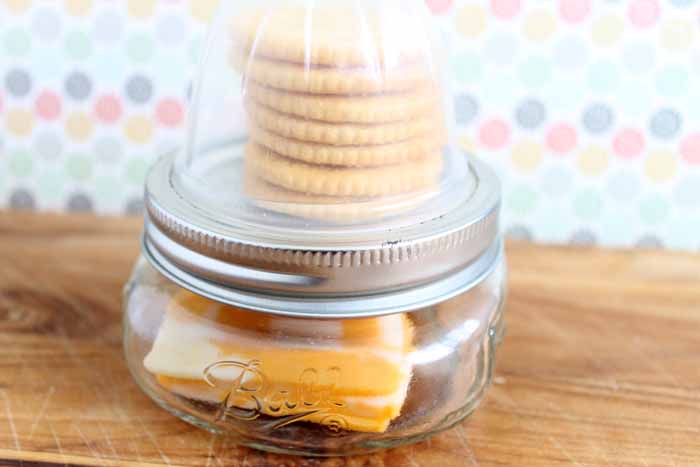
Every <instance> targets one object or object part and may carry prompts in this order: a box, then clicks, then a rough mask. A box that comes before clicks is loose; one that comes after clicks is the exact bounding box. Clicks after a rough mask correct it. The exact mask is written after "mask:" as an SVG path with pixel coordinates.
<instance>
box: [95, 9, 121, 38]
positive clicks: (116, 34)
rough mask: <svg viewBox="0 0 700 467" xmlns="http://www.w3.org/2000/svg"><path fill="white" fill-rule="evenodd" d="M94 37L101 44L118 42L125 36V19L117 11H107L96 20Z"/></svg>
mask: <svg viewBox="0 0 700 467" xmlns="http://www.w3.org/2000/svg"><path fill="white" fill-rule="evenodd" d="M94 26H95V30H94V33H93V37H95V39H97V40H98V41H100V42H117V41H118V40H119V39H120V38H121V37H122V35H123V34H124V17H123V16H122V14H121V13H119V12H118V11H116V10H105V11H103V12H102V13H100V14H99V15H98V16H97V18H95V23H94Z"/></svg>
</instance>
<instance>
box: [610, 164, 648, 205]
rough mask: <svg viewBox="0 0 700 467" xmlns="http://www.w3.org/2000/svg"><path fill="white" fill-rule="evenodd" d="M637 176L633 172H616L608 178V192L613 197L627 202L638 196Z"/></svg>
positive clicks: (639, 187)
mask: <svg viewBox="0 0 700 467" xmlns="http://www.w3.org/2000/svg"><path fill="white" fill-rule="evenodd" d="M640 185H641V184H640V182H639V177H638V176H637V175H636V174H635V173H633V172H625V171H622V172H618V173H616V174H614V175H613V176H611V177H610V178H609V179H608V193H610V195H611V196H612V198H613V199H615V200H617V201H622V202H629V201H632V200H634V199H635V198H636V197H637V196H639V190H640V189H641V186H640Z"/></svg>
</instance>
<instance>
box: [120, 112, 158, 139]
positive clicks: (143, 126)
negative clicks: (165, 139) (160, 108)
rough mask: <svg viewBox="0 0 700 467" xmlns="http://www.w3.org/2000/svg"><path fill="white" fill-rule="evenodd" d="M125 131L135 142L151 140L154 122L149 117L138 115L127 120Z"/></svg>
mask: <svg viewBox="0 0 700 467" xmlns="http://www.w3.org/2000/svg"><path fill="white" fill-rule="evenodd" d="M124 132H125V133H126V136H127V137H128V138H129V139H130V140H131V141H133V142H135V143H147V142H149V141H150V140H151V134H152V133H153V124H152V123H151V121H150V120H149V119H148V118H146V117H143V116H140V115H137V116H134V117H131V118H130V119H129V120H127V122H126V126H125V127H124Z"/></svg>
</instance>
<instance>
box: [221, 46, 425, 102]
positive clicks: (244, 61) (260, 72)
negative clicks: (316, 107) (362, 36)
mask: <svg viewBox="0 0 700 467" xmlns="http://www.w3.org/2000/svg"><path fill="white" fill-rule="evenodd" d="M230 60H231V64H232V65H233V67H234V68H235V69H236V70H238V71H239V72H240V73H241V74H243V76H244V77H245V80H246V81H248V80H251V81H255V82H256V83H259V84H262V85H265V86H269V87H272V88H275V89H282V90H286V91H291V92H302V93H310V94H336V95H358V94H376V93H392V92H405V91H412V90H416V89H421V88H425V87H428V86H435V83H436V80H435V77H434V76H433V75H432V74H431V72H430V70H429V69H428V68H426V67H424V66H422V64H417V63H411V64H406V65H401V66H400V67H396V68H391V69H385V68H378V69H364V68H332V67H316V66H311V67H305V66H303V65H299V64H297V63H292V62H287V61H281V60H271V59H268V58H267V57H263V56H258V55H255V54H254V52H250V51H241V50H238V49H233V50H232V51H231V54H230Z"/></svg>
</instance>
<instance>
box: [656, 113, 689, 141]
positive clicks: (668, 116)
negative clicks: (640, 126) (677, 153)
mask: <svg viewBox="0 0 700 467" xmlns="http://www.w3.org/2000/svg"><path fill="white" fill-rule="evenodd" d="M649 128H650V129H651V133H652V134H653V135H654V136H656V137H657V138H661V139H671V138H673V137H674V136H676V134H678V131H679V130H680V129H681V115H680V114H679V113H678V112H676V111H675V110H673V109H661V110H659V111H658V112H656V113H655V114H654V115H652V117H651V121H650V122H649Z"/></svg>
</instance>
